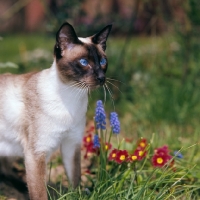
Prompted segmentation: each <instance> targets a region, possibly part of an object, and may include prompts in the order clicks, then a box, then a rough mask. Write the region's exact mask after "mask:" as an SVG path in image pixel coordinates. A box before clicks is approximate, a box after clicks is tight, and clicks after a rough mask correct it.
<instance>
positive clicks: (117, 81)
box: [106, 77, 125, 85]
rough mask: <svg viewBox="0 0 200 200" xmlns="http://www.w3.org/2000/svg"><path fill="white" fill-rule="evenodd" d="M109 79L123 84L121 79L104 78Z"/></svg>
mask: <svg viewBox="0 0 200 200" xmlns="http://www.w3.org/2000/svg"><path fill="white" fill-rule="evenodd" d="M107 79H108V80H111V81H116V82H119V83H122V84H124V85H125V83H123V82H122V81H119V80H117V79H114V78H108V77H107V78H106V80H107Z"/></svg>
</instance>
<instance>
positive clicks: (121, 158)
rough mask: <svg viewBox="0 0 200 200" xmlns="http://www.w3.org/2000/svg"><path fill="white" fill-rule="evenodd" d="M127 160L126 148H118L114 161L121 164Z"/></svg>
mask: <svg viewBox="0 0 200 200" xmlns="http://www.w3.org/2000/svg"><path fill="white" fill-rule="evenodd" d="M127 160H128V152H127V151H126V150H118V152H117V154H116V158H115V162H117V163H118V164H121V163H123V162H126V161H127Z"/></svg>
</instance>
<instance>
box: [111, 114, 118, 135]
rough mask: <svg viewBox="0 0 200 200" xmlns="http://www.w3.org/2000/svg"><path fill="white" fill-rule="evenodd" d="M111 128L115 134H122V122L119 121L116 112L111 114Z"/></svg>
mask: <svg viewBox="0 0 200 200" xmlns="http://www.w3.org/2000/svg"><path fill="white" fill-rule="evenodd" d="M110 126H111V128H112V131H113V133H115V134H119V133H120V121H119V119H118V114H117V113H116V112H111V113H110Z"/></svg>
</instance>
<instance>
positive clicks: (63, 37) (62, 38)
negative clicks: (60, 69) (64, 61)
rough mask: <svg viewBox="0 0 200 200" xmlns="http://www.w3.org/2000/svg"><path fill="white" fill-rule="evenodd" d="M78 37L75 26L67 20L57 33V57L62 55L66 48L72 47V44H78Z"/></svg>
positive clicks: (55, 50)
mask: <svg viewBox="0 0 200 200" xmlns="http://www.w3.org/2000/svg"><path fill="white" fill-rule="evenodd" d="M77 41H78V37H77V35H76V32H75V30H74V28H73V26H72V25H71V24H69V23H67V22H65V23H64V24H63V25H62V26H61V27H60V29H59V30H58V32H57V34H56V45H55V49H54V53H55V54H56V57H57V58H58V57H62V56H63V52H64V50H65V49H66V48H70V46H71V45H73V44H76V43H77Z"/></svg>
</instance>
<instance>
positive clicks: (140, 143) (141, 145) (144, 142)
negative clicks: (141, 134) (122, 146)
mask: <svg viewBox="0 0 200 200" xmlns="http://www.w3.org/2000/svg"><path fill="white" fill-rule="evenodd" d="M147 145H148V143H147V139H145V138H141V139H140V140H138V144H137V148H138V149H145V148H146V147H147Z"/></svg>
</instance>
